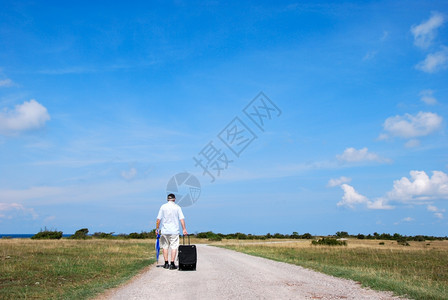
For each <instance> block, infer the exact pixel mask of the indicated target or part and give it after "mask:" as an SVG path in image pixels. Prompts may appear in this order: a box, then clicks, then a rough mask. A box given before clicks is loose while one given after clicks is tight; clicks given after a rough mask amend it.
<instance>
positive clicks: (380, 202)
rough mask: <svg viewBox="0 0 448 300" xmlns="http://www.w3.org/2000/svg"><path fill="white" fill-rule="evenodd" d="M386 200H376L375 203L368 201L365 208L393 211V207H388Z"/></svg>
mask: <svg viewBox="0 0 448 300" xmlns="http://www.w3.org/2000/svg"><path fill="white" fill-rule="evenodd" d="M387 202H388V200H387V199H386V198H378V199H376V200H375V201H373V202H372V201H368V202H367V208H368V209H393V208H394V207H393V206H391V205H389V204H388V203H387Z"/></svg>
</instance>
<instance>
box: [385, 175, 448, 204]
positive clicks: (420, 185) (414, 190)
mask: <svg viewBox="0 0 448 300" xmlns="http://www.w3.org/2000/svg"><path fill="white" fill-rule="evenodd" d="M432 173H433V175H432V176H431V178H430V177H429V176H428V175H427V174H426V173H425V172H424V171H411V172H410V175H411V180H409V179H408V178H407V177H402V178H401V179H400V180H395V181H394V187H393V190H392V191H390V192H389V193H388V194H387V195H388V199H391V200H398V201H402V202H411V203H421V202H427V201H431V200H438V199H448V175H447V174H445V173H444V172H442V171H433V172H432Z"/></svg>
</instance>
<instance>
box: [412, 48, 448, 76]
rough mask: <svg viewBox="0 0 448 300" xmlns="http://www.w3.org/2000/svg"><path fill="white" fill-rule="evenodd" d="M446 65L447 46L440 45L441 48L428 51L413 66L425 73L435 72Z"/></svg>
mask: <svg viewBox="0 0 448 300" xmlns="http://www.w3.org/2000/svg"><path fill="white" fill-rule="evenodd" d="M447 67H448V47H445V46H442V50H440V51H437V52H434V53H429V54H428V55H427V56H426V58H425V59H424V60H423V61H421V62H419V63H418V64H417V65H416V66H415V68H416V69H417V70H420V71H423V72H426V73H435V72H437V71H440V70H444V69H446V68H447Z"/></svg>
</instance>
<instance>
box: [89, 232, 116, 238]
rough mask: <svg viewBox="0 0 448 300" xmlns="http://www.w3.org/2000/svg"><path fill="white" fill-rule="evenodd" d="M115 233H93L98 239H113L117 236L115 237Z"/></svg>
mask: <svg viewBox="0 0 448 300" xmlns="http://www.w3.org/2000/svg"><path fill="white" fill-rule="evenodd" d="M113 234H114V232H111V233H105V232H95V233H94V234H93V237H94V238H97V239H113V238H115V237H114V236H113Z"/></svg>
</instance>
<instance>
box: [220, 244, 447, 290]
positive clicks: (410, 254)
mask: <svg viewBox="0 0 448 300" xmlns="http://www.w3.org/2000/svg"><path fill="white" fill-rule="evenodd" d="M380 242H383V243H384V245H380V244H379V243H380ZM409 244H410V246H402V245H398V244H397V242H396V241H378V240H356V239H350V240H348V246H312V245H311V243H310V241H309V240H298V241H291V242H286V243H285V242H278V243H277V242H274V243H272V242H271V243H269V242H261V243H260V242H249V243H247V242H235V241H223V242H217V243H214V245H217V246H223V247H226V248H229V249H233V250H237V251H240V252H244V253H247V254H251V255H256V256H261V257H265V258H269V259H273V260H277V261H283V262H287V263H292V264H297V265H300V266H303V267H306V268H310V269H313V270H316V271H319V272H323V273H326V274H329V275H333V276H336V277H343V278H348V279H353V280H355V281H358V282H361V283H362V285H363V286H369V287H371V288H373V289H377V290H388V291H393V292H394V293H396V294H397V295H407V296H408V297H410V298H413V299H448V241H434V242H409Z"/></svg>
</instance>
